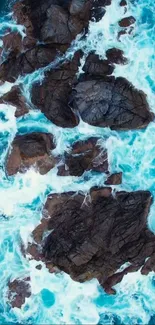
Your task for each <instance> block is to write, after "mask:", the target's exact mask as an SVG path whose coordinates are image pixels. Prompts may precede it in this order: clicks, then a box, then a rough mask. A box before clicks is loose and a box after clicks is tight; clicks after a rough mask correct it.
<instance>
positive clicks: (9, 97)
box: [0, 86, 29, 118]
mask: <svg viewBox="0 0 155 325" xmlns="http://www.w3.org/2000/svg"><path fill="white" fill-rule="evenodd" d="M0 103H8V104H11V105H13V106H15V107H16V112H15V116H16V117H17V118H18V117H20V116H23V115H24V114H27V113H28V112H29V108H28V104H27V103H26V101H25V98H24V96H23V94H22V92H21V90H20V88H19V87H18V86H14V87H12V89H11V90H10V91H9V92H8V93H6V94H5V95H3V96H2V97H1V98H0Z"/></svg>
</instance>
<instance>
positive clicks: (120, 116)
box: [70, 77, 154, 130]
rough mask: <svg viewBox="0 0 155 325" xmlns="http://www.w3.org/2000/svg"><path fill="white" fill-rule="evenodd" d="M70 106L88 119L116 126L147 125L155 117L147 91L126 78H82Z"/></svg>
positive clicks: (92, 123) (106, 125)
mask: <svg viewBox="0 0 155 325" xmlns="http://www.w3.org/2000/svg"><path fill="white" fill-rule="evenodd" d="M70 106H71V107H72V108H73V110H74V111H77V112H78V113H79V114H80V116H81V118H82V119H83V121H84V122H86V123H88V124H91V125H94V126H99V127H110V128H111V129H113V130H132V129H139V128H144V127H146V126H147V125H148V124H149V123H150V122H151V121H152V120H153V118H154V115H153V114H152V113H151V112H150V111H149V106H148V103H147V100H146V95H145V94H144V93H143V92H142V91H139V90H137V89H135V88H134V87H133V86H132V85H131V84H130V82H128V81H127V80H126V79H124V78H116V79H115V78H114V77H110V78H100V79H97V80H96V79H95V78H91V79H89V80H82V81H81V82H78V83H77V85H75V87H74V89H73V91H72V95H71V98H70Z"/></svg>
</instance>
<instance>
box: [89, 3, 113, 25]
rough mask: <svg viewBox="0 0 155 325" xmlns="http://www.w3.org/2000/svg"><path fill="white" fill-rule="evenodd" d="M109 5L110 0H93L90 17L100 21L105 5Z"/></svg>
mask: <svg viewBox="0 0 155 325" xmlns="http://www.w3.org/2000/svg"><path fill="white" fill-rule="evenodd" d="M110 5H111V0H95V1H94V2H93V6H92V10H91V19H92V20H95V21H96V22H98V21H100V20H101V19H102V17H103V16H104V14H105V12H106V10H105V7H106V6H110Z"/></svg>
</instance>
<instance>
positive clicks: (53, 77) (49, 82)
mask: <svg viewBox="0 0 155 325" xmlns="http://www.w3.org/2000/svg"><path fill="white" fill-rule="evenodd" d="M80 58H81V52H77V53H76V54H75V56H74V58H73V60H72V61H69V62H65V63H64V64H62V65H61V66H60V67H58V68H56V69H52V70H51V71H50V72H48V73H47V74H46V76H45V79H44V80H43V82H42V84H40V83H36V84H34V85H33V87H32V102H33V104H34V105H35V106H36V107H37V108H40V109H41V111H42V112H43V113H44V114H45V116H46V117H47V118H48V119H49V120H51V121H52V122H53V123H55V124H56V125H58V126H61V127H75V126H76V125H77V124H78V123H79V119H78V117H77V116H76V115H75V114H74V113H73V111H72V110H71V108H70V106H69V105H68V102H69V96H70V94H71V91H72V84H73V81H75V80H76V73H77V71H78V65H79V62H80Z"/></svg>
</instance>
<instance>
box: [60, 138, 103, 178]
mask: <svg viewBox="0 0 155 325" xmlns="http://www.w3.org/2000/svg"><path fill="white" fill-rule="evenodd" d="M99 140H100V139H99V138H95V137H94V138H89V139H88V140H85V141H78V142H76V143H74V144H73V146H72V149H71V151H69V152H65V153H64V158H63V161H62V163H61V165H60V166H59V167H58V175H61V176H69V175H71V176H81V175H82V174H83V173H84V172H85V171H88V170H93V171H96V172H107V171H108V157H107V151H106V150H105V149H102V148H101V146H100V144H99Z"/></svg>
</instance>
